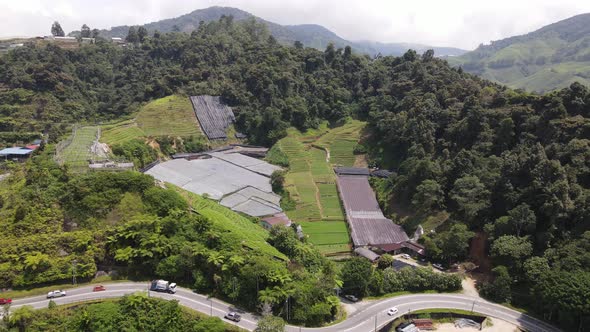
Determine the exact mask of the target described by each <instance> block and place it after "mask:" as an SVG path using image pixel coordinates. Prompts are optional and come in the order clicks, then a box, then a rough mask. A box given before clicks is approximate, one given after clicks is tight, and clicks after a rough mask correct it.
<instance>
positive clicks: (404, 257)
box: [400, 254, 411, 259]
mask: <svg viewBox="0 0 590 332" xmlns="http://www.w3.org/2000/svg"><path fill="white" fill-rule="evenodd" d="M400 257H401V258H403V259H410V258H411V257H410V255H408V254H401V255H400Z"/></svg>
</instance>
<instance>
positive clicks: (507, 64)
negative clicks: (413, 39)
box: [448, 13, 590, 92]
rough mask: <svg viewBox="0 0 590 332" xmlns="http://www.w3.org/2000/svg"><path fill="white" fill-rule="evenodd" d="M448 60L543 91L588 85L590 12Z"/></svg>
mask: <svg viewBox="0 0 590 332" xmlns="http://www.w3.org/2000/svg"><path fill="white" fill-rule="evenodd" d="M448 61H449V63H450V64H451V65H454V66H461V67H462V68H463V70H465V71H467V72H470V73H472V74H476V75H479V76H481V77H483V78H486V79H490V80H493V81H496V82H499V83H502V84H506V85H508V86H510V87H512V88H521V89H525V90H529V91H536V92H545V91H550V90H555V89H559V88H563V87H566V86H569V85H570V84H571V83H573V82H575V81H578V82H580V83H582V84H586V85H590V13H588V14H580V15H576V16H573V17H570V18H567V19H565V20H561V21H558V22H555V23H552V24H549V25H546V26H544V27H541V28H540V29H537V30H535V31H532V32H530V33H527V34H523V35H518V36H512V37H509V38H505V39H501V40H497V41H492V42H491V43H490V44H488V45H483V44H482V45H480V46H479V47H478V48H476V49H475V50H473V51H471V52H467V53H465V54H463V55H461V56H459V57H456V58H449V59H448Z"/></svg>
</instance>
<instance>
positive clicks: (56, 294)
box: [47, 289, 66, 299]
mask: <svg viewBox="0 0 590 332" xmlns="http://www.w3.org/2000/svg"><path fill="white" fill-rule="evenodd" d="M62 296H66V291H65V290H61V289H58V290H54V291H51V292H49V293H47V298H48V299H52V298H55V297H62Z"/></svg>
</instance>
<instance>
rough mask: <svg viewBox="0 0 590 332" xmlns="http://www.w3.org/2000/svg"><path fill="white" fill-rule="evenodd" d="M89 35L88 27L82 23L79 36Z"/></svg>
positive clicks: (88, 36)
mask: <svg viewBox="0 0 590 332" xmlns="http://www.w3.org/2000/svg"><path fill="white" fill-rule="evenodd" d="M90 36H91V31H90V27H89V26H87V25H86V24H84V25H82V28H81V29H80V37H82V38H90Z"/></svg>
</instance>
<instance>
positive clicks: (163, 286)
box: [150, 279, 176, 294]
mask: <svg viewBox="0 0 590 332" xmlns="http://www.w3.org/2000/svg"><path fill="white" fill-rule="evenodd" d="M150 290H151V291H154V292H162V293H170V294H174V293H176V283H174V282H172V283H171V282H168V281H166V280H162V279H158V280H153V281H152V284H151V285H150Z"/></svg>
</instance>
